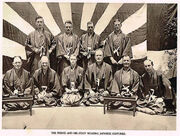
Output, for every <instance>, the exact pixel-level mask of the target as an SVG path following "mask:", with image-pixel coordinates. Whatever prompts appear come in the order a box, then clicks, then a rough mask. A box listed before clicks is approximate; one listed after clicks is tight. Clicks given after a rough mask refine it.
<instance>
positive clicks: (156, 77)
mask: <svg viewBox="0 0 180 136" xmlns="http://www.w3.org/2000/svg"><path fill="white" fill-rule="evenodd" d="M144 68H145V70H146V72H145V73H144V74H143V75H142V78H141V79H142V83H143V88H142V89H143V93H144V96H145V97H147V95H149V94H152V93H153V95H155V96H156V97H157V98H163V101H164V102H165V105H166V108H167V110H171V111H172V110H175V109H173V108H174V106H173V105H172V102H173V93H172V88H171V83H170V81H169V80H168V79H167V78H166V77H165V75H164V74H163V73H162V72H160V71H156V70H154V68H153V61H151V60H145V61H144Z"/></svg>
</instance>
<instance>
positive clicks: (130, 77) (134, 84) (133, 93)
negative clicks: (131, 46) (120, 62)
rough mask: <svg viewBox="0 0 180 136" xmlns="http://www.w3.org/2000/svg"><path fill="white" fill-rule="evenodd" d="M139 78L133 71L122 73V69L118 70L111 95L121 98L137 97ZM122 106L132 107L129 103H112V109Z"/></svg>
mask: <svg viewBox="0 0 180 136" xmlns="http://www.w3.org/2000/svg"><path fill="white" fill-rule="evenodd" d="M139 82H140V76H139V74H138V73H137V72H136V71H134V70H133V69H131V68H129V69H128V70H127V71H124V69H123V68H121V69H120V70H118V71H117V72H116V73H115V75H114V79H113V83H112V90H111V92H112V94H113V95H114V94H115V95H117V94H119V95H120V96H121V97H137V91H138V89H139ZM121 106H124V107H126V108H131V107H132V106H133V105H132V104H131V103H129V102H112V103H111V107H112V108H119V107H121Z"/></svg>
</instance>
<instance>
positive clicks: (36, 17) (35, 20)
mask: <svg viewBox="0 0 180 136" xmlns="http://www.w3.org/2000/svg"><path fill="white" fill-rule="evenodd" d="M39 18H42V19H43V17H42V16H39V15H38V16H37V17H36V18H35V21H37V20H38V19H39Z"/></svg>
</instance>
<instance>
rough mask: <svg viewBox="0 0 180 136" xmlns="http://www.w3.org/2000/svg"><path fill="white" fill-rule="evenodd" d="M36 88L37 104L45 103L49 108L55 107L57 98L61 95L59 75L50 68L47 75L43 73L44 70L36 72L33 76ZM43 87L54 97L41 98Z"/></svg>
mask: <svg viewBox="0 0 180 136" xmlns="http://www.w3.org/2000/svg"><path fill="white" fill-rule="evenodd" d="M33 79H34V86H35V96H36V99H37V103H38V102H39V103H44V104H45V105H47V106H55V105H56V104H57V102H56V97H58V95H61V91H60V82H59V77H58V75H57V73H56V72H55V71H54V70H53V69H51V68H48V70H47V72H46V74H44V73H43V71H42V69H41V68H40V69H38V70H36V71H35V73H34V75H33ZM43 86H46V88H47V89H46V91H45V92H46V93H50V94H52V96H50V97H48V96H44V98H39V97H38V94H40V93H42V92H43Z"/></svg>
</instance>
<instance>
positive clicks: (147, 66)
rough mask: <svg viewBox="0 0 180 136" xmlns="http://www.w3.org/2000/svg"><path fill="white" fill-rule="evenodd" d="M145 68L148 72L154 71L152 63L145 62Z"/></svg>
mask: <svg viewBox="0 0 180 136" xmlns="http://www.w3.org/2000/svg"><path fill="white" fill-rule="evenodd" d="M144 68H145V70H146V72H148V73H151V72H152V70H153V66H152V64H151V61H145V62H144Z"/></svg>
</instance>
